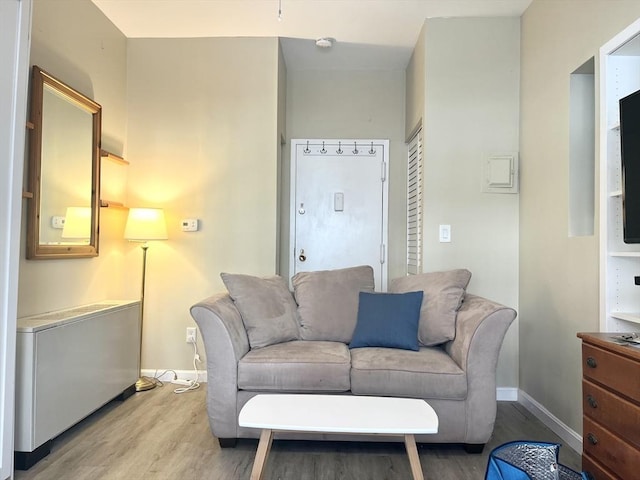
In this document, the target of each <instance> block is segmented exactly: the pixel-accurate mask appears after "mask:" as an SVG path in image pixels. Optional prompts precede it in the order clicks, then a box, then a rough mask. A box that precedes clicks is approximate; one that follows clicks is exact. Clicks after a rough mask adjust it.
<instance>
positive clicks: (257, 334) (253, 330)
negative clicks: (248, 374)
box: [220, 273, 298, 348]
mask: <svg viewBox="0 0 640 480" xmlns="http://www.w3.org/2000/svg"><path fill="white" fill-rule="evenodd" d="M220 277H222V281H223V282H224V284H225V286H226V287H227V290H228V291H229V296H230V297H231V299H232V300H233V303H234V304H235V305H236V308H237V309H238V311H239V312H240V316H241V317H242V323H244V328H245V329H246V330H247V336H248V337H249V345H251V348H261V347H266V346H267V345H273V344H275V343H281V342H288V341H289V340H296V339H298V321H297V319H296V303H295V301H294V300H293V296H292V295H291V292H290V291H289V287H288V286H287V282H286V281H285V280H284V279H283V278H282V277H279V276H277V275H274V276H271V277H264V278H259V277H253V276H251V275H241V274H231V273H221V274H220Z"/></svg>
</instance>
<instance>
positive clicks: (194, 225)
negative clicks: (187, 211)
mask: <svg viewBox="0 0 640 480" xmlns="http://www.w3.org/2000/svg"><path fill="white" fill-rule="evenodd" d="M198 223H199V222H198V219H197V218H186V219H184V220H182V222H181V223H180V225H181V226H182V231H183V232H197V231H198Z"/></svg>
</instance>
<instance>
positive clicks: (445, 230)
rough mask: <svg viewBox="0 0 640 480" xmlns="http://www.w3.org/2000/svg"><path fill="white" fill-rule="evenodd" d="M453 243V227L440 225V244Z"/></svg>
mask: <svg viewBox="0 0 640 480" xmlns="http://www.w3.org/2000/svg"><path fill="white" fill-rule="evenodd" d="M449 242H451V225H440V243H449Z"/></svg>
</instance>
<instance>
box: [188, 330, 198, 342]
mask: <svg viewBox="0 0 640 480" xmlns="http://www.w3.org/2000/svg"><path fill="white" fill-rule="evenodd" d="M196 338H197V333H196V327H187V343H196Z"/></svg>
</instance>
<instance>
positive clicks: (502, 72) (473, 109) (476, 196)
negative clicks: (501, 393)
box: [423, 18, 520, 387]
mask: <svg viewBox="0 0 640 480" xmlns="http://www.w3.org/2000/svg"><path fill="white" fill-rule="evenodd" d="M519 39H520V22H519V19H518V18H450V19H431V20H427V21H426V24H425V27H424V42H425V48H424V51H425V71H426V77H425V82H424V85H425V94H424V98H425V100H424V103H425V114H424V122H423V123H424V130H423V131H424V230H423V238H424V240H423V247H424V256H423V258H424V264H423V270H424V271H427V272H428V271H438V270H447V269H452V268H467V269H469V270H470V271H471V272H472V274H473V276H472V279H471V283H470V284H469V288H468V290H469V291H470V292H471V293H476V294H479V295H482V296H485V297H488V298H490V299H492V300H495V301H497V302H500V303H503V304H505V305H508V306H510V307H513V308H515V309H516V310H517V309H518V202H519V196H518V195H517V194H491V193H481V191H480V185H481V172H482V169H481V165H482V161H483V159H486V158H487V157H488V156H489V155H491V154H500V153H507V152H517V151H518V115H519V106H518V101H519V66H520V64H519V55H520V49H519ZM440 224H447V225H451V232H452V233H451V238H452V241H451V243H440V242H439V241H438V226H439V225H440ZM517 330H518V324H517V320H516V322H515V323H514V324H513V325H512V326H511V328H510V330H509V332H508V333H507V337H506V339H505V341H504V344H503V347H502V351H501V355H500V360H499V364H498V371H497V382H498V386H499V387H517V386H518V335H517Z"/></svg>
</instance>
